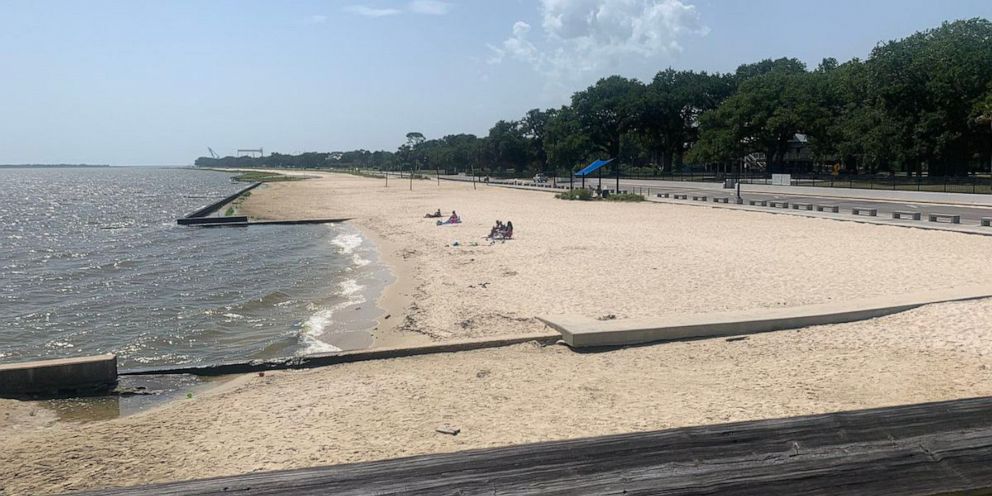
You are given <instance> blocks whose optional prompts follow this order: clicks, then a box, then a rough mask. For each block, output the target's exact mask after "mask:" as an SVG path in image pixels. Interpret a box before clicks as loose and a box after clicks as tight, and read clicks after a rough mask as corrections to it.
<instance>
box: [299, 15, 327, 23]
mask: <svg viewBox="0 0 992 496" xmlns="http://www.w3.org/2000/svg"><path fill="white" fill-rule="evenodd" d="M303 22H305V23H307V24H324V23H325V22H327V16H325V15H319V14H318V15H312V16H310V17H307V18H306V19H304V21H303Z"/></svg>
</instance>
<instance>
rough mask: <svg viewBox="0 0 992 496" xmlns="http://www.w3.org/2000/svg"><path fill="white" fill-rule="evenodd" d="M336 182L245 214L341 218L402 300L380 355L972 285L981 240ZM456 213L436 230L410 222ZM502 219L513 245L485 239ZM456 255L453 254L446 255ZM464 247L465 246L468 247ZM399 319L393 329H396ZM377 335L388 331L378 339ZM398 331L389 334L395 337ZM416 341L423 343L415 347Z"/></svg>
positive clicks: (309, 185)
mask: <svg viewBox="0 0 992 496" xmlns="http://www.w3.org/2000/svg"><path fill="white" fill-rule="evenodd" d="M383 185H384V182H383V180H381V179H367V178H361V177H355V176H348V175H342V174H329V175H324V176H323V177H322V178H320V179H316V180H307V181H300V182H291V183H272V184H270V185H268V186H266V187H265V188H264V189H258V190H255V191H256V192H255V193H254V194H252V196H251V197H250V198H249V199H248V200H247V201H246V202H245V203H244V205H243V208H242V211H243V212H245V213H247V214H248V215H253V216H257V217H262V218H269V219H294V218H295V219H298V218H320V217H324V218H326V217H353V218H354V219H355V220H354V221H353V222H352V223H353V224H355V225H357V226H359V227H360V228H362V229H363V230H364V231H365V232H366V233H367V234H369V236H370V237H371V238H372V239H373V241H375V242H376V243H378V244H379V245H380V249H381V251H382V253H383V256H384V257H385V259H386V261H387V262H389V263H390V264H392V265H393V266H394V267H396V268H397V270H398V271H399V273H400V280H401V281H404V283H405V284H407V287H405V288H401V289H399V290H398V289H395V288H394V290H393V291H391V292H389V294H388V296H387V298H386V299H385V301H384V303H385V305H386V307H387V312H388V313H389V314H390V315H392V318H391V319H389V321H384V322H383V324H386V326H382V327H381V328H380V332H379V333H378V336H377V337H378V338H379V340H380V344H382V345H393V344H402V343H403V342H404V341H405V340H411V339H417V338H418V337H419V338H423V337H425V336H426V337H428V338H430V339H433V340H443V339H450V338H472V337H483V336H492V335H502V334H513V335H518V334H525V333H528V332H539V331H541V330H542V328H543V326H542V324H540V323H539V322H537V321H536V320H535V319H534V316H536V315H546V314H569V315H576V316H584V317H599V316H603V315H608V314H612V315H616V317H617V318H619V319H623V318H628V317H651V316H658V315H665V314H672V313H706V312H722V311H734V310H746V309H752V308H771V307H788V306H799V305H806V304H814V303H826V302H831V301H846V300H854V299H857V298H860V297H868V296H886V295H893V294H901V293H910V292H917V291H925V290H927V289H937V288H949V287H956V286H968V285H975V284H981V283H985V282H987V281H990V280H992V265H989V264H988V263H987V261H986V258H985V257H984V256H982V255H980V254H985V253H990V252H992V237H982V236H965V235H957V234H949V233H946V232H935V231H923V230H917V229H906V228H899V227H885V226H877V225H869V224H853V223H846V222H836V221H832V220H826V219H811V218H802V217H793V216H782V215H769V214H764V213H755V212H742V211H733V210H727V209H708V208H699V207H695V206H680V205H667V204H655V203H642V204H622V203H590V202H566V201H562V200H557V199H555V198H554V197H553V196H552V195H551V194H549V193H543V192H530V191H521V190H513V189H506V188H498V187H489V186H481V185H480V186H479V187H478V190H473V188H472V185H471V184H464V183H451V182H442V183H441V185H440V186H438V185H437V183H436V182H431V181H414V191H413V192H410V191H409V190H408V187H409V186H408V185H409V183H408V182H406V181H401V180H396V179H391V180H390V187H389V188H384V187H383ZM437 208H440V209H441V210H442V211H445V212H450V211H451V209H455V210H457V211H458V213H459V214H460V215H461V216H462V218H463V219H464V223H463V224H461V225H457V226H444V227H438V226H436V225H435V220H434V219H424V218H422V216H423V214H424V213H426V212H428V211H431V212H433V211H434V210H435V209H437ZM496 219H500V220H503V221H506V220H512V221H513V224H514V226H515V229H516V232H515V237H516V238H517V239H516V240H514V241H511V242H507V243H497V244H495V245H491V246H490V245H489V243H488V242H486V241H485V240H484V239H482V238H483V237H484V236H485V235H486V234H487V233H488V232H489V228H490V226H492V225H493V223H494V222H495V220H496ZM454 241H458V242H459V243H460V244H461V246H458V247H454V246H451V245H452V243H453V242H454ZM471 243H478V244H479V245H478V246H473V245H472V244H471ZM397 317H399V318H397ZM388 325H392V326H393V327H392V328H390V327H388ZM397 325H399V327H400V328H399V329H395V327H396V326H397ZM421 340H422V339H421Z"/></svg>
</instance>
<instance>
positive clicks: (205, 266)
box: [0, 167, 391, 369]
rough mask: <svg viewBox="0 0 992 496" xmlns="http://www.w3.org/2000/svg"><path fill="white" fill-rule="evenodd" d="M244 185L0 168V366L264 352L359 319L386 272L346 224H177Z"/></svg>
mask: <svg viewBox="0 0 992 496" xmlns="http://www.w3.org/2000/svg"><path fill="white" fill-rule="evenodd" d="M244 186H245V185H244V184H242V183H232V181H231V180H230V175H228V174H225V173H220V172H211V171H200V170H191V169H169V168H144V167H131V168H99V169H72V168H64V169H0V363H9V362H17V361H24V360H31V359H46V358H61V357H71V356H78V355H91V354H97V353H104V352H115V353H118V356H119V360H120V365H121V367H122V368H124V369H127V368H136V367H148V366H160V365H179V364H202V363H215V362H222V361H233V360H248V359H258V358H272V357H278V356H290V355H294V354H305V353H311V352H319V351H334V350H336V349H338V348H337V347H336V346H335V343H336V339H335V338H336V337H337V336H341V335H344V334H345V333H355V332H356V331H357V332H361V331H367V330H369V329H371V328H372V327H373V326H374V325H375V321H376V319H377V318H378V316H379V314H380V312H379V310H378V309H377V308H376V307H375V304H374V302H375V298H376V297H377V295H378V294H379V292H380V291H381V288H382V287H383V286H384V285H385V284H388V283H389V282H390V278H391V275H390V274H389V273H388V270H386V269H385V268H384V267H383V266H382V265H381V264H380V263H379V261H378V258H377V255H376V252H375V249H374V246H372V245H370V244H369V243H368V242H367V241H365V240H364V239H363V238H362V237H361V235H360V234H359V233H358V232H357V231H356V230H355V229H354V228H351V227H349V226H347V225H340V226H331V225H311V226H306V225H302V226H300V225H296V226H255V227H250V228H195V227H183V226H178V225H176V223H175V219H176V218H178V217H181V216H183V215H185V214H186V213H188V212H191V211H193V210H195V209H196V208H199V207H201V206H203V205H205V204H207V203H210V202H211V201H214V200H216V199H219V198H221V197H223V196H226V195H228V194H230V193H233V192H235V191H237V190H238V189H240V188H242V187H244ZM263 188H264V186H263Z"/></svg>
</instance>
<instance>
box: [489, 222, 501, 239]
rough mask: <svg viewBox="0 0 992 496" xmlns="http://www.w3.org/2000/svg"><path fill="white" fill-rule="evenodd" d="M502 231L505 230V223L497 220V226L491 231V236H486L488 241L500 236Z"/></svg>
mask: <svg viewBox="0 0 992 496" xmlns="http://www.w3.org/2000/svg"><path fill="white" fill-rule="evenodd" d="M501 230H503V221H501V220H499V219H496V225H495V226H493V228H492V229H490V230H489V236H486V238H488V239H493V238H495V237H496V235H497V234H499V232H500V231H501Z"/></svg>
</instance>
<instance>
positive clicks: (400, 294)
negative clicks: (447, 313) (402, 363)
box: [349, 222, 430, 348]
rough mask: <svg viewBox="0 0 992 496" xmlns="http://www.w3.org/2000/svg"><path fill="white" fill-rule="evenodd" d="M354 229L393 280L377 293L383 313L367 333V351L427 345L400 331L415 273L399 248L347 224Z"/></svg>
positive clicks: (416, 336) (423, 339)
mask: <svg viewBox="0 0 992 496" xmlns="http://www.w3.org/2000/svg"><path fill="white" fill-rule="evenodd" d="M349 224H351V225H352V226H354V227H355V228H357V229H358V230H359V231H360V232H361V234H362V236H363V237H365V239H367V240H369V242H371V243H372V244H373V245H374V246H375V250H376V254H377V255H378V256H379V262H380V263H382V264H383V265H384V266H385V267H386V268H387V270H389V271H390V273H391V274H392V276H393V281H392V282H391V283H390V284H387V285H386V286H385V287H384V288H383V289H382V291H381V292H380V293H379V298H378V300H377V301H376V305H377V306H378V307H379V308H380V309H382V311H383V314H382V316H380V317H379V319H378V325H377V326H376V328H375V329H373V330H371V331H370V332H372V336H373V338H374V342H373V344H372V346H371V348H388V347H397V346H412V345H418V344H426V343H429V342H430V340H429V339H428V338H427V337H426V336H423V335H419V334H414V333H409V332H403V331H402V330H401V328H402V326H403V324H404V322H403V320H404V314H405V313H406V311H407V310H408V309H409V307H410V305H411V304H412V303H413V291H414V290H415V289H416V287H417V279H416V276H415V274H414V271H415V270H416V269H415V268H414V267H412V266H411V264H410V263H408V262H407V261H406V260H403V258H402V257H401V256H399V255H397V252H398V251H399V250H400V247H399V246H398V245H397V244H395V243H394V242H392V241H390V240H388V239H387V238H385V237H383V236H381V235H379V234H378V233H377V232H375V231H373V230H372V229H369V228H368V227H366V226H364V225H362V224H360V223H353V222H349Z"/></svg>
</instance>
